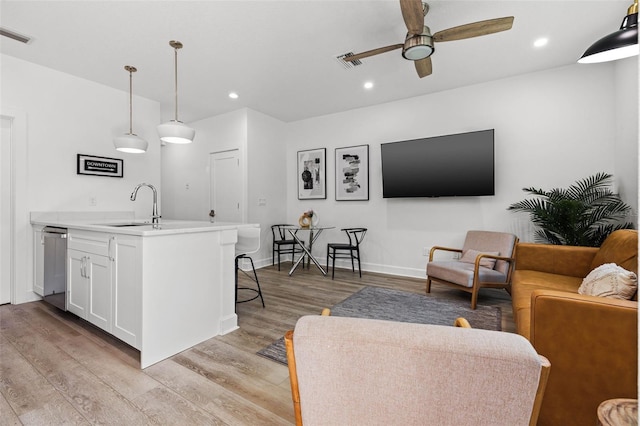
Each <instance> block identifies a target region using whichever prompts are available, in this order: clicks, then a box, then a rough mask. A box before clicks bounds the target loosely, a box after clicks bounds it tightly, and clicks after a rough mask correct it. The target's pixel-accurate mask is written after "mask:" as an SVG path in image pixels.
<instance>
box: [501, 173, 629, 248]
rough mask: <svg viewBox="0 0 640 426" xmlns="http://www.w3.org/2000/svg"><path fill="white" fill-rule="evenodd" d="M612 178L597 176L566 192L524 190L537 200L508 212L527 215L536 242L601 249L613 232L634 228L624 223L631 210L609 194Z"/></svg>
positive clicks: (516, 204)
mask: <svg viewBox="0 0 640 426" xmlns="http://www.w3.org/2000/svg"><path fill="white" fill-rule="evenodd" d="M611 178H612V175H610V174H608V173H597V174H595V175H593V176H590V177H587V178H585V179H581V180H579V181H577V182H576V183H575V184H573V185H571V186H569V188H566V189H565V188H554V189H552V190H550V191H545V190H543V189H537V188H533V187H531V188H523V189H522V190H523V191H525V192H528V193H530V194H533V195H537V196H538V197H539V198H533V199H529V200H523V201H520V202H517V203H514V204H511V205H510V206H509V208H508V209H507V210H513V211H518V212H526V213H529V215H530V217H531V221H532V222H533V224H534V225H535V226H536V227H538V229H537V230H536V232H535V235H536V241H537V242H541V243H546V244H557V245H570V246H588V247H600V245H601V244H602V243H603V241H604V240H605V239H606V238H607V236H608V235H609V234H611V233H612V232H613V231H615V230H617V229H633V228H634V226H633V223H631V222H626V221H625V220H626V219H627V218H628V217H629V214H630V213H631V211H632V209H631V206H629V205H628V204H626V203H625V202H624V201H622V199H620V196H619V195H618V194H614V193H613V192H612V191H611V189H610V188H609V185H610V183H611Z"/></svg>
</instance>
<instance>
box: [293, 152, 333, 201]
mask: <svg viewBox="0 0 640 426" xmlns="http://www.w3.org/2000/svg"><path fill="white" fill-rule="evenodd" d="M326 153H327V150H326V148H319V149H310V150H307V151H298V200H313V199H324V198H327V173H326V171H327V158H326V157H327V155H326Z"/></svg>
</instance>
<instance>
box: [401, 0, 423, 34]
mask: <svg viewBox="0 0 640 426" xmlns="http://www.w3.org/2000/svg"><path fill="white" fill-rule="evenodd" d="M400 10H402V18H403V19H404V23H405V25H406V26H407V31H409V32H410V33H411V34H422V31H423V29H424V11H423V8H422V1H421V0H400Z"/></svg>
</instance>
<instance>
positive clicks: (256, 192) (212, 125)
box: [162, 108, 286, 266]
mask: <svg viewBox="0 0 640 426" xmlns="http://www.w3.org/2000/svg"><path fill="white" fill-rule="evenodd" d="M189 125H190V126H192V127H193V128H194V129H195V130H196V138H195V140H194V142H193V143H192V144H189V145H170V144H167V145H165V146H163V147H162V179H163V183H162V188H163V200H164V202H163V204H162V212H163V213H162V215H163V217H165V218H170V219H193V220H209V217H208V213H209V210H210V208H209V198H210V195H209V154H210V153H213V152H219V151H227V150H232V149H238V150H239V152H240V162H241V170H242V173H243V179H244V180H245V185H244V188H245V189H244V192H243V194H242V200H243V204H244V206H243V221H244V222H248V223H259V224H260V226H261V228H262V238H261V242H262V247H261V249H260V252H258V253H256V254H255V255H252V258H253V260H254V262H255V263H256V264H257V265H260V266H263V265H266V264H271V230H270V226H271V225H272V224H274V223H279V222H280V221H282V220H283V218H284V217H285V211H286V191H284V190H283V188H284V186H285V183H284V182H285V176H286V175H285V170H286V169H285V167H284V164H285V144H284V142H283V140H282V133H283V126H284V123H282V122H281V121H279V120H276V119H275V118H272V117H270V116H267V115H265V114H262V113H260V112H257V111H253V110H250V109H246V108H243V109H240V110H237V111H233V112H230V113H227V114H222V115H219V116H215V117H210V118H207V119H204V120H200V121H197V122H193V123H189ZM187 185H188V188H189V189H187ZM261 200H262V202H261ZM261 204H263V205H261Z"/></svg>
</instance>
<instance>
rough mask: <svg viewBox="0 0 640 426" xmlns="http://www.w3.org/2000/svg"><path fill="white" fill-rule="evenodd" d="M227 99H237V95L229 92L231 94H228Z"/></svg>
mask: <svg viewBox="0 0 640 426" xmlns="http://www.w3.org/2000/svg"><path fill="white" fill-rule="evenodd" d="M229 97H230V98H231V99H238V97H239V96H238V94H237V93H236V92H231V93H229Z"/></svg>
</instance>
